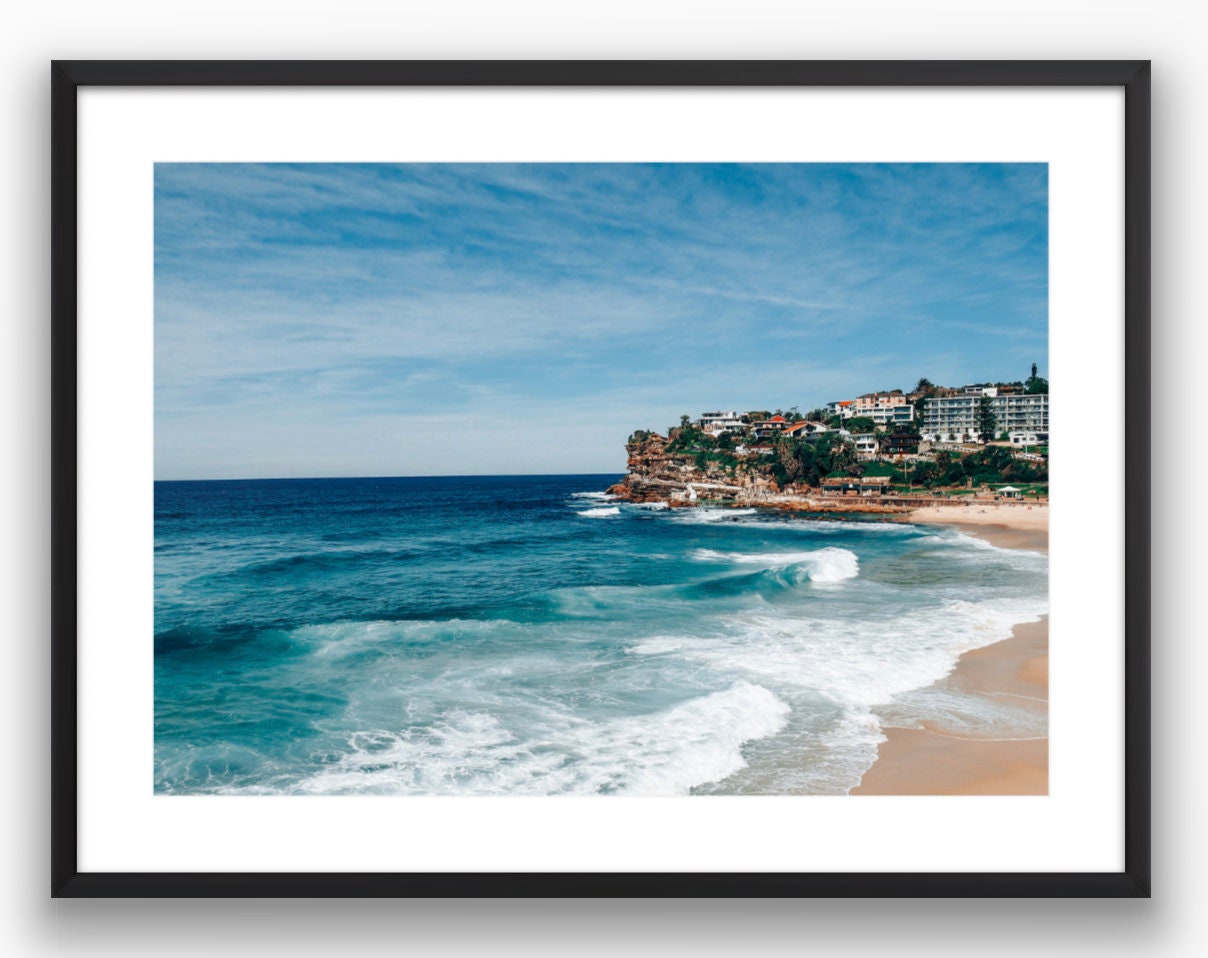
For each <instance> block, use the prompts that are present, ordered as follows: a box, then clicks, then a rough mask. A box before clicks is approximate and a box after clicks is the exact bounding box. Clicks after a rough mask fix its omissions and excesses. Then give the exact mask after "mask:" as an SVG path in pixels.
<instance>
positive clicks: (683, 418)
mask: <svg viewBox="0 0 1208 958" xmlns="http://www.w3.org/2000/svg"><path fill="white" fill-rule="evenodd" d="M690 422H692V419H691V417H689V416H688V414H687V413H685V414H684V415H682V416H680V429H687V428H688V424H689V423H690Z"/></svg>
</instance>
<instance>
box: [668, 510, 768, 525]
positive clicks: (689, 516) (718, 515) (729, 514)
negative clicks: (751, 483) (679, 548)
mask: <svg viewBox="0 0 1208 958" xmlns="http://www.w3.org/2000/svg"><path fill="white" fill-rule="evenodd" d="M758 512H759V510H758V509H706V508H702V507H699V506H697V507H695V508H691V509H676V510H674V511H673V512H672V513H671V515H672V517H673V518H674V519H675V521H676V522H687V523H691V524H696V523H703V522H728V521H733V520H735V519H738V518H740V517H742V516H753V515H755V514H757V513H758Z"/></svg>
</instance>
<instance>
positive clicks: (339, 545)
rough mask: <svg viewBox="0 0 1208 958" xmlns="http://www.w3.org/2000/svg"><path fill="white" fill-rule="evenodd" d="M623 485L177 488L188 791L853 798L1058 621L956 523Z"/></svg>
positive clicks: (527, 482) (173, 745) (997, 706)
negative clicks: (753, 505)
mask: <svg viewBox="0 0 1208 958" xmlns="http://www.w3.org/2000/svg"><path fill="white" fill-rule="evenodd" d="M619 478H620V477H619V476H550V477H532V476H526V477H486V478H483V477H466V478H439V479H424V478H400V479H323V480H254V481H215V482H159V483H156V486H155V632H156V634H155V788H156V790H157V791H158V792H161V793H215V792H219V793H332V794H348V793H361V792H366V793H400V794H401V793H408V794H410V793H427V794H481V793H498V794H565V793H576V794H643V795H654V794H687V793H689V792H695V793H708V792H739V793H747V792H771V793H784V792H810V793H843V792H846V791H847V790H848V789H850V788H851V787H853V786H854V785H855V784H857V783H858V782H859V780H860V776H861V775H862V774H863V773H864V771H865V770H866V769H867V768H868V767H869V765H870V764H871V763H872V761H873V759H874V758H875V754H876V745H877V743H878V741H879V740H880V738H881V728H882V726H883V725H884V724H890V723H892V724H906V725H909V724H913V723H916V722H918V721H920V720H923V719H929V720H931V721H940V722H943V723H946V724H947V725H949V726H953V727H955V728H958V729H960V730H961V731H962V732H964V733H967V734H974V735H976V734H984V735H992V736H998V735H1012V736H1015V735H1027V734H1043V730H1044V729H1043V726H1044V720H1045V718H1044V713H1043V711H1042V710H1041V711H1038V710H1037V708H1036V707H1035V706H1034V704H1032V705H1029V704H1028V703H1026V702H1011V701H1005V700H1002V701H999V700H990V699H986V698H978V697H971V696H966V697H961V696H956V695H953V694H952V693H951V692H943V693H941V692H940V691H937V690H935V689H933V688H931V686H932V683H934V682H935V681H936V680H937V679H940V678H942V676H943V675H944V674H945V673H947V672H948V671H949V670H950V669H951V667H952V666H953V664H955V661H956V659H957V657H958V656H959V655H960V654H961V653H962V652H964V651H966V650H968V649H970V648H976V647H979V646H983V645H987V644H990V643H991V642H994V641H997V640H999V639H1001V638H1005V637H1006V636H1007V635H1008V634H1009V632H1010V627H1011V625H1012V624H1013V623H1016V622H1021V621H1026V620H1028V619H1032V618H1035V617H1037V616H1038V615H1040V614H1043V613H1044V612H1045V611H1047V585H1046V582H1047V568H1048V566H1047V558H1046V557H1045V556H1043V555H1038V554H1035V553H1027V552H1018V551H1012V552H1008V551H1004V550H1000V549H995V548H993V547H991V546H988V545H987V544H985V543H983V542H980V541H977V540H974V539H971V538H969V537H967V536H963V535H959V534H957V533H955V532H952V531H947V530H943V529H938V528H937V527H918V526H913V525H907V524H895V523H887V522H879V521H868V522H859V521H850V520H848V521H835V520H833V519H832V520H827V519H809V518H803V517H792V516H787V515H784V514H782V513H757V512H755V511H754V510H749V509H738V510H735V509H721V508H697V509H690V510H666V509H658V508H653V507H650V506H639V505H631V504H629V503H621V502H616V501H610V500H606V499H604V498H603V495H602V491H603V490H604V489H606V488H607V487H608V486H609V485H610V484H611V483H612V482H614V481H616V480H617V479H619Z"/></svg>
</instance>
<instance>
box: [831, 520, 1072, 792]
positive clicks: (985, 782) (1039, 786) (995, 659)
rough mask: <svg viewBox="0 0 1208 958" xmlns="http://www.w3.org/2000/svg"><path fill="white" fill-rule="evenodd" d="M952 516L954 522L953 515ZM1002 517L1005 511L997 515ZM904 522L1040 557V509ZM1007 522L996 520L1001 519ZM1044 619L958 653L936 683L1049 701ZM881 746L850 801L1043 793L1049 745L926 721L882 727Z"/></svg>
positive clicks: (1044, 538) (1043, 546) (1044, 525)
mask: <svg viewBox="0 0 1208 958" xmlns="http://www.w3.org/2000/svg"><path fill="white" fill-rule="evenodd" d="M958 509H959V510H960V511H961V512H962V513H964V514H962V515H960V516H959V517H957V516H956V515H953V512H954V511H956V510H958ZM1004 511H1006V510H1004ZM918 512H921V513H923V514H922V515H917V514H915V515H911V516H909V517H907V518H906V520H905V521H908V522H922V523H939V524H943V525H951V526H954V527H956V528H958V529H960V530H961V531H962V532H965V533H967V534H970V535H975V536H978V537H980V538H982V539H985V540H986V541H987V542H990V543H991V544H992V545H995V546H999V547H1000V548H1008V549H1027V550H1031V551H1038V552H1044V553H1046V554H1047V553H1048V506H1047V505H1045V506H1037V507H1033V509H1031V510H1027V511H1019V507H1014V509H1013V510H1011V512H1010V513H1009V515H1002V514H997V513H992V512H991V511H988V510H986V509H984V508H981V507H979V506H968V507H951V506H945V507H943V508H941V509H931V510H918ZM1007 519H1011V520H1015V521H1002V520H1007ZM1048 650H1049V617H1048V615H1047V614H1046V615H1045V616H1043V617H1042V618H1041V620H1040V621H1039V622H1024V623H1020V624H1018V625H1016V626H1015V627H1014V628H1013V629H1012V631H1011V637H1010V638H1008V639H1003V640H1001V641H999V642H995V643H994V644H992V645H988V646H985V647H983V648H980V649H974V650H972V651H969V652H966V653H964V654H963V655H962V656H961V657H960V659H959V660H958V661H957V664H956V668H955V669H953V670H952V672H950V673H949V674H948V675H947V676H945V677H944V678H943V679H941V680H940V681H939V682H937V683H936V685H937V686H941V687H948V688H953V689H956V690H959V691H961V692H963V693H966V694H969V693H973V694H981V695H986V696H995V695H1004V694H1005V695H1021V696H1027V697H1029V698H1034V699H1043V701H1044V702H1045V704H1046V708H1047V704H1048V697H1049V656H1048ZM882 731H883V733H884V734H885V737H886V741H884V742H882V743H881V744H880V745H879V746H878V747H877V758H876V760H875V761H874V762H873V764H872V767H871V768H869V770H868V771H867V772H865V773H864V777H863V778H862V779H861V781H860V784H859V785H857V786H856V787H855V788H853V789H852V790H851V792H850V793H849V794H852V795H1047V794H1048V793H1049V740H1048V736H1047V735H1046V736H1044V737H1043V738H1028V739H984V738H982V739H979V738H968V737H963V738H962V737H960V736H956V735H953V734H950V733H948V732H946V731H945V730H944V729H942V728H939V727H937V726H935V725H934V724H932V723H926V722H925V723H923V724H922V727H921V728H884V729H882Z"/></svg>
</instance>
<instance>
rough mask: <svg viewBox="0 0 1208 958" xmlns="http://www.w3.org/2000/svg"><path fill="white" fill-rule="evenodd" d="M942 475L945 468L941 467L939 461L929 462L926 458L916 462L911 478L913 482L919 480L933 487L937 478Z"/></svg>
mask: <svg viewBox="0 0 1208 958" xmlns="http://www.w3.org/2000/svg"><path fill="white" fill-rule="evenodd" d="M941 475H943V470H942V469H941V468H940V465H939V463H936V462H929V461H928V460H926V459H924V460H922V461H920V462H916V463H915V464H914V468H913V469H912V470H911V477H910V478H911V481H912V482H919V483H922V484H923V485H925V486H927V487H931V486H933V485H935V482H936V480H937V479H939V478H940V476H941Z"/></svg>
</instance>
